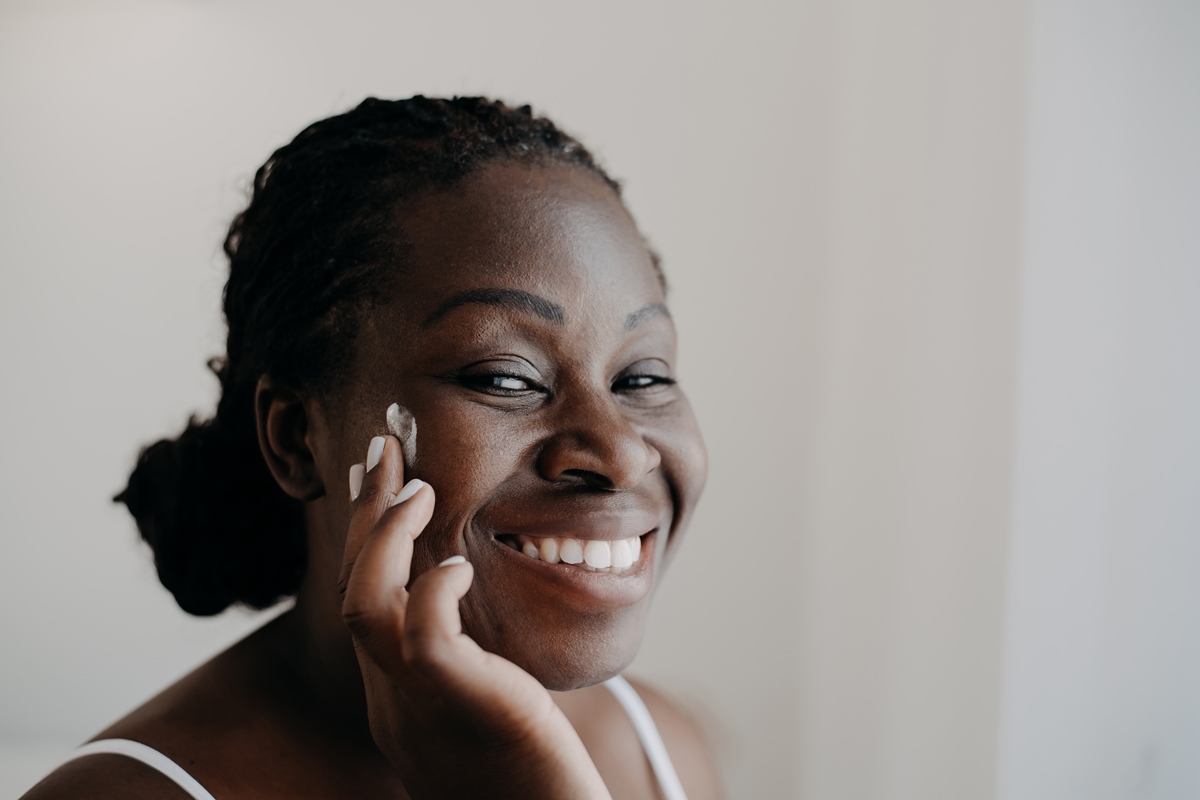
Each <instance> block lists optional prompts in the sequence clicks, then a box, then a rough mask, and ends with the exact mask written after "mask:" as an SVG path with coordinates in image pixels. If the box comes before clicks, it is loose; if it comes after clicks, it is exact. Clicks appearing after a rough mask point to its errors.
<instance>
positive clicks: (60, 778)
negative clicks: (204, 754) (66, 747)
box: [21, 754, 190, 800]
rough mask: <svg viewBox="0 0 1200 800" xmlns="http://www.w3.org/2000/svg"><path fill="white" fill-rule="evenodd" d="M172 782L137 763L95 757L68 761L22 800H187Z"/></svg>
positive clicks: (107, 756) (98, 755) (116, 756)
mask: <svg viewBox="0 0 1200 800" xmlns="http://www.w3.org/2000/svg"><path fill="white" fill-rule="evenodd" d="M189 797H190V796H189V795H188V793H187V792H185V791H184V790H183V789H181V788H180V787H179V786H178V785H177V784H175V782H174V781H172V780H171V779H169V778H167V777H166V776H165V775H163V774H162V773H160V772H158V771H157V770H155V769H153V768H151V767H148V766H146V765H145V764H143V763H141V762H140V761H134V760H133V759H131V758H125V757H124V756H119V755H110V754H95V755H89V756H83V757H82V758H77V759H74V760H72V761H68V762H67V763H66V764H63V765H62V766H61V767H59V768H58V769H56V770H55V771H54V772H52V773H50V774H49V775H47V776H46V777H45V778H43V779H42V781H41V782H40V783H38V784H37V785H36V786H34V787H33V788H32V789H30V790H29V791H28V792H26V793H25V794H24V795H22V796H21V800H84V798H87V799H88V800H118V798H126V799H127V800H143V799H144V800H189Z"/></svg>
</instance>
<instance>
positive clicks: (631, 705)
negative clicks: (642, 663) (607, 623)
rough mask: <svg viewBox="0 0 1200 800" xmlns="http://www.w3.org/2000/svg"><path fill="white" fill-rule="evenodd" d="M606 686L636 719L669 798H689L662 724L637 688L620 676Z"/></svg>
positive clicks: (643, 740)
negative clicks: (684, 789) (676, 769)
mask: <svg viewBox="0 0 1200 800" xmlns="http://www.w3.org/2000/svg"><path fill="white" fill-rule="evenodd" d="M604 686H605V687H606V688H607V689H608V690H609V691H610V692H612V693H613V697H615V698H617V702H618V703H620V704H621V706H622V707H623V708H624V709H625V713H626V714H628V715H629V719H630V721H632V722H633V729H634V730H636V731H637V735H638V738H639V739H641V740H642V749H643V750H645V751H646V758H647V759H649V761H650V768H651V769H653V770H654V777H656V778H658V785H659V786H661V787H662V790H663V797H664V798H665V800H687V795H686V794H684V793H683V784H682V783H680V782H679V776H678V775H676V774H675V766H674V765H673V764H672V763H671V757H670V756H669V755H667V746H666V745H665V744H663V740H662V736H660V735H659V733H658V726H657V725H655V724H654V718H653V717H651V716H650V710H649V709H647V708H646V704H645V703H643V702H642V698H641V697H639V696H638V693H637V690H636V689H634V688H633V687H632V686H630V685H629V681H627V680H625V679H624V678H623V677H621V676H620V675H617V676H615V677H612V678H609V679H608V680H606V681H605V682H604Z"/></svg>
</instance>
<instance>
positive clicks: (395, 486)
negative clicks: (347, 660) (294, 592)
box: [338, 436, 404, 595]
mask: <svg viewBox="0 0 1200 800" xmlns="http://www.w3.org/2000/svg"><path fill="white" fill-rule="evenodd" d="M368 466H369V467H371V468H370V469H369V470H368V469H367V467H368ZM403 486H404V459H403V457H402V456H401V453H400V443H399V442H398V441H397V440H396V438H395V437H393V436H376V437H374V438H373V439H371V442H370V444H368V445H367V452H366V461H365V462H363V463H361V464H355V465H354V466H352V467H351V468H350V497H351V502H350V526H349V529H348V530H347V533H346V546H345V550H344V553H343V556H342V569H341V571H340V573H339V575H338V591H339V593H341V594H343V595H344V594H345V589H346V581H347V580H349V578H350V570H351V568H352V567H353V566H354V560H355V559H356V558H358V553H359V551H360V550H361V549H362V546H363V544H364V543H365V542H366V540H367V537H368V536H370V535H371V531H372V530H373V529H374V528H375V525H376V524H377V523H378V522H379V519H380V518H381V517H382V516H383V515H384V513H385V512H386V511H387V510H388V509H389V508H391V507H392V506H393V505H395V503H396V500H397V498H398V496H399V493H400V492H401V491H402V490H403Z"/></svg>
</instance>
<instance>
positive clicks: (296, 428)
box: [254, 375, 325, 501]
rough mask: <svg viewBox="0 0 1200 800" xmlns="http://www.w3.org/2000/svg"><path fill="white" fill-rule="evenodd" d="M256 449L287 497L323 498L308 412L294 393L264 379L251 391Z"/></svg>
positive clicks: (305, 499)
mask: <svg viewBox="0 0 1200 800" xmlns="http://www.w3.org/2000/svg"><path fill="white" fill-rule="evenodd" d="M254 416H255V419H256V421H257V423H258V446H259V449H260V450H262V454H263V458H265V459H266V461H267V467H268V468H269V469H270V470H271V474H272V475H274V476H275V482H276V483H278V484H279V487H280V488H281V489H283V491H284V492H286V493H287V495H288V496H289V497H294V498H296V499H297V500H304V501H308V500H316V499H317V498H319V497H322V496H324V494H325V483H324V481H323V480H322V478H321V474H320V472H319V470H318V469H317V462H316V457H315V454H314V453H313V447H312V437H311V436H310V435H309V434H310V428H311V425H310V423H311V422H312V420H310V418H309V410H308V407H307V405H306V404H305V402H304V398H302V397H301V396H300V395H299V394H298V393H297V392H295V391H294V390H292V389H291V388H289V387H286V386H283V385H281V384H279V383H276V382H275V381H273V380H272V379H271V378H270V377H269V376H267V375H264V376H262V377H261V378H259V379H258V386H257V387H256V388H255V390H254Z"/></svg>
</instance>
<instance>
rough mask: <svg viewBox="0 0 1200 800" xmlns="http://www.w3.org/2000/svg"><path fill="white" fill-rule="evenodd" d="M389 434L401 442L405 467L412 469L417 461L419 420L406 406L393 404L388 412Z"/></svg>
mask: <svg viewBox="0 0 1200 800" xmlns="http://www.w3.org/2000/svg"><path fill="white" fill-rule="evenodd" d="M387 427H388V433H390V434H392V436H395V437H396V438H397V439H399V440H400V446H401V448H402V449H403V450H404V466H405V467H409V468H411V467H412V465H413V462H414V461H416V460H417V420H416V417H414V416H413V415H412V412H411V411H409V410H408V409H407V408H405V407H404V406H402V405H400V404H399V403H392V404H391V405H390V406H388V410H387Z"/></svg>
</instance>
